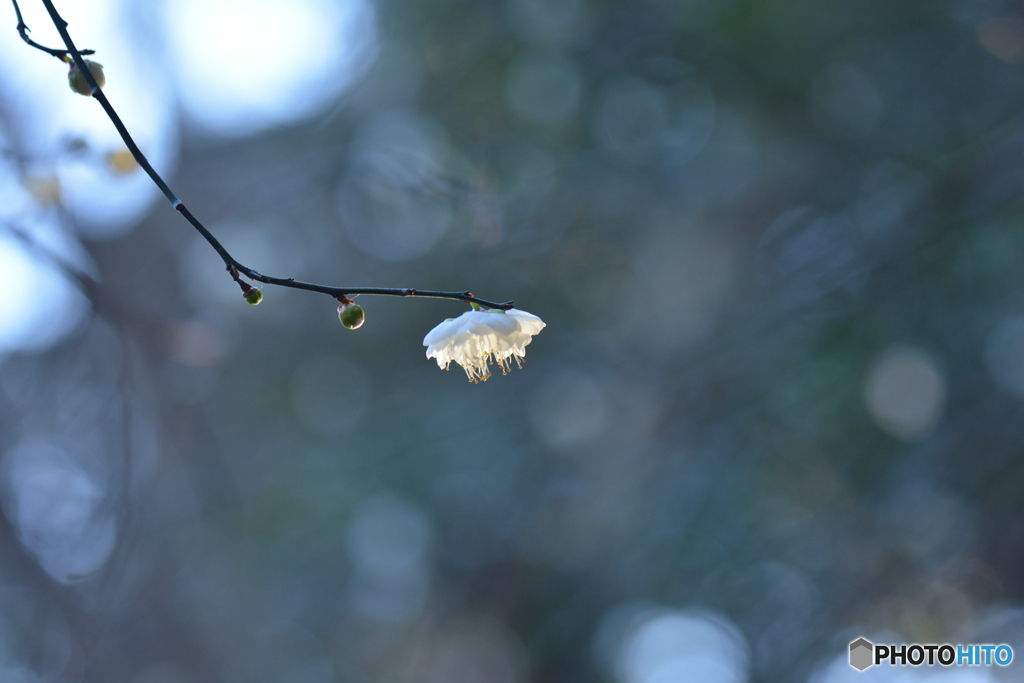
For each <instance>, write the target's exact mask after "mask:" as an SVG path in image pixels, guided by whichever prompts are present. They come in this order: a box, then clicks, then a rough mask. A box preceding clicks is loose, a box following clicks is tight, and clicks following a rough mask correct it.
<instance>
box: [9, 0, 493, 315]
mask: <svg viewBox="0 0 1024 683" xmlns="http://www.w3.org/2000/svg"><path fill="white" fill-rule="evenodd" d="M42 2H43V5H44V6H45V7H46V11H47V12H49V13H50V19H52V20H53V25H54V26H56V27H57V32H58V33H60V37H61V38H62V39H63V40H64V45H65V46H67V52H68V53H69V54H70V55H71V58H72V59H73V60H74V61H75V64H76V65H78V69H79V71H81V72H82V75H83V76H84V77H85V80H86V82H87V83H88V84H89V87H90V88H91V89H92V96H93V97H95V98H96V99H97V100H98V101H99V103H100V105H101V106H102V107H103V111H105V112H106V113H107V116H108V117H109V118H110V120H111V122H112V123H113V124H114V127H115V128H117V132H118V133H120V135H121V139H122V140H124V144H125V145H127V146H128V150H129V151H130V152H131V153H132V156H133V157H135V161H137V162H138V163H139V166H141V167H142V168H143V170H145V171H146V174H147V175H149V177H150V178H152V180H153V182H154V183H156V186H157V187H159V188H160V191H161V192H163V193H164V196H165V197H167V201H169V202H170V203H171V206H173V207H174V208H175V210H176V211H177V212H178V213H180V214H181V215H182V216H184V217H185V220H187V221H188V222H189V223H191V224H192V227H194V228H195V229H196V230H197V231H198V232H199V234H200V235H202V236H203V238H204V239H205V240H206V241H207V242H209V243H210V246H211V247H213V248H214V250H215V251H216V252H217V253H218V254H219V255H220V257H221V258H222V259H223V260H224V266H225V268H227V270H228V272H229V273H232V271H237V272H239V273H242V274H243V275H245V276H246V277H248V278H250V279H252V280H255V281H257V282H262V283H264V284H268V285H278V286H279V287H290V288H292V289H304V290H306V291H308V292H320V293H321V294H327V295H329V296H331V297H333V298H335V299H337V298H338V297H340V296H345V295H352V296H354V295H356V294H374V295H380V296H415V297H422V298H431V299H457V300H459V301H466V302H473V303H477V304H479V305H480V306H483V307H485V308H501V309H505V310H508V309H509V308H512V302H511V301H505V302H502V303H498V302H495V301H487V300H486V299H478V298H477V297H475V296H473V294H472V293H470V292H468V291H465V292H440V291H436V290H426V289H422V290H416V289H410V288H407V287H404V288H403V287H331V286H328V285H318V284H314V283H312V282H301V281H298V280H295V279H294V278H283V277H271V276H269V275H263V274H262V273H259V272H257V271H255V270H253V269H252V268H250V267H249V266H246V265H243V264H242V263H239V262H238V261H237V260H236V259H235V257H233V256H232V255H231V254H230V253H228V250H227V249H225V248H224V245H222V244H221V243H220V242H219V241H218V240H217V238H216V237H214V236H213V234H212V233H211V232H210V231H209V230H207V229H206V226H204V225H203V224H202V223H201V222H200V221H199V219H198V218H196V217H195V216H194V215H192V212H191V211H189V210H188V208H186V206H185V205H184V204H183V203H182V201H181V200H180V199H178V197H177V196H176V195H175V194H174V192H172V191H171V188H170V187H168V185H167V183H166V182H164V179H163V178H161V177H160V174H159V173H157V172H156V171H155V170H154V169H153V167H152V166H151V165H150V163H149V160H148V159H146V156H145V155H144V154H143V153H142V151H141V150H140V149H139V146H138V145H136V144H135V140H133V139H132V136H131V134H129V133H128V129H127V128H125V125H124V123H123V122H122V121H121V117H120V116H118V115H117V112H116V111H114V108H113V107H112V106H111V104H110V102H109V101H108V100H107V97H106V95H104V94H103V91H102V90H100V87H99V85H97V84H96V79H94V78H93V77H92V73H91V72H90V71H89V68H88V67H87V66H86V64H85V60H83V59H82V52H80V51H79V50H78V48H76V47H75V44H74V42H73V41H72V40H71V36H70V35H69V34H68V23H67V22H66V21H64V19H62V18H61V16H60V14H58V13H57V10H56V9H55V8H54V6H53V2H52V1H51V0H42ZM15 8H17V2H15ZM19 16H20V12H19Z"/></svg>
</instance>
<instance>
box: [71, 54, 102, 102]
mask: <svg viewBox="0 0 1024 683" xmlns="http://www.w3.org/2000/svg"><path fill="white" fill-rule="evenodd" d="M85 65H86V66H88V67H89V73H91V74H92V77H93V78H95V79H96V85H98V86H100V87H101V88H102V87H103V84H104V83H106V82H107V79H106V78H105V77H104V76H103V65H102V64H100V63H99V62H93V61H91V60H88V59H87V60H85ZM68 85H70V86H71V89H72V90H74V91H75V92H76V93H78V94H79V95H85V96H86V97H88V96H89V95H92V88H90V87H89V81H87V80H85V76H84V75H83V74H82V72H81V71H79V70H78V65H77V64H75V63H74V62H72V64H71V71H69V72H68Z"/></svg>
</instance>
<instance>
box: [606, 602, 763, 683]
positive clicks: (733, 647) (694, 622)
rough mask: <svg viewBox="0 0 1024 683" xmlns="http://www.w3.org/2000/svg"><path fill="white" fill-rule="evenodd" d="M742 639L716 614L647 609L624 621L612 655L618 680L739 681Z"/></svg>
mask: <svg viewBox="0 0 1024 683" xmlns="http://www.w3.org/2000/svg"><path fill="white" fill-rule="evenodd" d="M748 667H749V653H748V647H747V644H746V640H745V639H744V637H743V634H742V633H740V631H739V629H738V628H736V626H735V625H734V624H732V622H730V621H729V620H728V619H727V618H725V617H724V616H722V615H720V614H716V613H713V612H707V611H699V610H684V611H676V610H659V609H652V610H650V611H647V612H643V613H641V614H640V615H638V616H637V617H636V618H635V619H634V621H633V623H632V624H631V625H630V627H629V629H628V631H627V633H626V636H625V638H624V639H623V641H622V644H621V646H620V648H619V651H618V655H617V657H616V659H615V674H616V678H617V680H618V681H619V682H620V683H687V682H688V681H702V682H703V683H744V682H745V681H747V680H748Z"/></svg>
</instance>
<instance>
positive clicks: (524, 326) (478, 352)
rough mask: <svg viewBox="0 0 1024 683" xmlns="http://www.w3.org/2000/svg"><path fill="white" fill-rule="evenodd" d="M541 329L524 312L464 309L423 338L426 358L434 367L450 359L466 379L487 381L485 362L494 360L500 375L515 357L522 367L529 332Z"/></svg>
mask: <svg viewBox="0 0 1024 683" xmlns="http://www.w3.org/2000/svg"><path fill="white" fill-rule="evenodd" d="M542 329H544V321H543V320H541V319H540V318H538V317H537V316H535V315H533V314H532V313H527V312H526V311H519V310H516V309H514V308H510V309H509V310H507V311H502V310H498V309H491V310H487V311H466V312H465V313H463V314H462V315H460V316H459V317H458V318H449V319H448V320H445V321H444V322H443V323H441V324H440V325H438V326H437V327H435V328H434V329H432V330H431V331H430V333H429V334H427V336H426V337H424V338H423V345H424V346H426V347H427V358H436V359H437V366H438V367H440V368H444V369H445V370H447V369H448V366H449V365H450V364H451V362H452V361H455V362H456V363H458V364H459V365H461V366H462V369H463V370H465V371H466V376H468V377H469V381H470V382H473V383H476V382H479V381H481V380H483V381H485V382H486V381H487V378H489V377H490V376H491V370H490V368H489V367H488V365H490V364H493V363H494V362H497V363H498V365H499V367H501V372H502V374H506V373H508V371H509V370H510V369H511V367H512V365H511V362H510V361H511V360H512V359H515V361H516V364H517V365H518V366H519V367H522V366H523V358H524V357H525V356H526V345H527V344H529V343H530V341H531V340H532V338H533V335H535V334H537V333H539V332H540V331H541V330H542Z"/></svg>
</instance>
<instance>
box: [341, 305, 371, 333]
mask: <svg viewBox="0 0 1024 683" xmlns="http://www.w3.org/2000/svg"><path fill="white" fill-rule="evenodd" d="M338 320H340V321H341V324H342V325H344V326H345V327H347V328H348V329H350V330H354V329H357V328H359V327H362V325H363V322H364V320H365V316H364V314H363V309H362V308H360V307H359V306H357V305H355V304H345V305H344V306H342V307H341V308H339V309H338Z"/></svg>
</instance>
